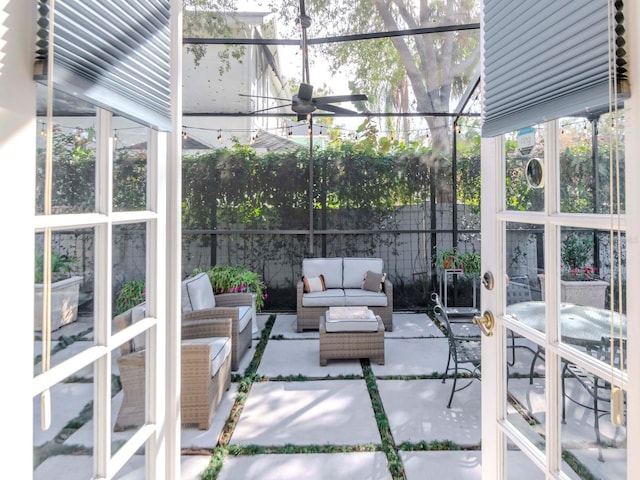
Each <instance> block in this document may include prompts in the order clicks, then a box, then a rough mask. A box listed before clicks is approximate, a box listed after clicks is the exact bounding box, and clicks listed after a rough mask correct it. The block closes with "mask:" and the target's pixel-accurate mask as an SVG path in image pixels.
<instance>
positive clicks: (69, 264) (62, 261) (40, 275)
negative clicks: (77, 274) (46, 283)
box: [34, 252, 78, 283]
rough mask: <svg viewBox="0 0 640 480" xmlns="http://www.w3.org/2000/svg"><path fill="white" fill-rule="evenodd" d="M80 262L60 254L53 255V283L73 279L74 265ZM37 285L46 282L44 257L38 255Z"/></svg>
mask: <svg viewBox="0 0 640 480" xmlns="http://www.w3.org/2000/svg"><path fill="white" fill-rule="evenodd" d="M77 262H78V259H77V258H73V257H68V256H66V255H60V254H59V253H55V252H52V253H51V281H52V282H57V281H59V280H64V279H65V278H69V277H71V271H72V269H73V265H75V264H76V263H77ZM34 275H35V283H42V282H43V280H44V256H43V255H42V254H37V255H36V262H35V272H34Z"/></svg>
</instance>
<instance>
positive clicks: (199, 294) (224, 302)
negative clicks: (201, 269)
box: [182, 273, 256, 371]
mask: <svg viewBox="0 0 640 480" xmlns="http://www.w3.org/2000/svg"><path fill="white" fill-rule="evenodd" d="M255 316H256V295H255V294H254V293H225V294H220V295H214V294H213V288H212V287H211V281H210V280H209V277H208V276H207V274H206V273H200V274H198V275H196V276H195V277H191V278H187V279H186V280H183V282H182V322H183V324H184V322H185V321H190V320H205V319H215V318H230V319H231V326H232V332H231V355H232V356H231V370H233V371H237V370H238V369H239V368H240V360H241V359H242V357H243V356H244V354H245V353H246V352H247V350H249V349H250V348H251V340H252V334H251V329H252V323H254V319H255Z"/></svg>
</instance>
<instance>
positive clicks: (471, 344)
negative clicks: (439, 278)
mask: <svg viewBox="0 0 640 480" xmlns="http://www.w3.org/2000/svg"><path fill="white" fill-rule="evenodd" d="M431 300H432V301H433V302H434V303H435V306H434V308H433V315H434V318H433V322H434V323H435V324H436V326H437V327H438V328H439V329H440V330H441V331H442V333H444V334H445V335H446V336H447V340H448V342H449V357H448V359H447V367H446V370H445V372H444V375H443V377H442V383H445V381H446V379H447V375H448V373H449V371H451V370H453V385H452V387H451V395H450V396H449V403H447V408H451V402H452V401H453V395H454V394H455V393H456V392H459V391H460V390H463V389H465V388H467V387H468V386H469V385H471V382H473V379H474V378H477V379H480V362H481V357H480V335H477V336H476V335H474V336H456V335H455V333H454V332H453V330H452V329H451V323H450V322H449V317H448V316H447V312H446V310H445V309H444V307H443V305H442V302H441V301H440V297H439V296H438V294H437V293H432V294H431ZM456 324H457V325H459V324H460V322H457V323H456ZM452 362H453V366H451V364H452ZM469 365H471V367H472V368H469ZM459 371H463V372H466V373H467V374H468V376H469V377H470V379H469V381H468V382H466V383H465V384H464V385H463V386H461V387H457V382H458V374H459Z"/></svg>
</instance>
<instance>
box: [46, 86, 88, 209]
mask: <svg viewBox="0 0 640 480" xmlns="http://www.w3.org/2000/svg"><path fill="white" fill-rule="evenodd" d="M37 89H38V120H37V121H38V137H37V142H36V144H37V156H36V214H38V215H42V214H44V211H45V210H44V202H45V160H46V145H47V117H46V89H45V87H43V86H42V85H38V86H37ZM53 102H54V108H55V109H56V111H59V112H65V114H67V115H69V116H55V117H54V118H53V140H52V142H53V158H52V161H53V169H52V188H51V192H52V193H51V207H52V210H51V212H52V214H54V215H56V214H69V213H87V212H94V211H95V206H96V200H95V194H96V187H95V184H96V124H95V111H96V110H95V107H93V106H91V105H90V104H88V103H86V102H83V101H82V100H79V99H78V98H76V97H73V96H71V95H67V94H65V93H62V92H59V91H55V92H54V100H53ZM77 114H80V116H78V115H77Z"/></svg>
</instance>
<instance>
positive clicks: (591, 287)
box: [560, 228, 626, 353]
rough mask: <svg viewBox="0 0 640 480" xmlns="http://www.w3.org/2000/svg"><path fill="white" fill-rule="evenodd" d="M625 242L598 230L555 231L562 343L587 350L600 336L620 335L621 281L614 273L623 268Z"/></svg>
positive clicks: (623, 294) (623, 290) (623, 285)
mask: <svg viewBox="0 0 640 480" xmlns="http://www.w3.org/2000/svg"><path fill="white" fill-rule="evenodd" d="M612 242H613V248H612ZM618 243H620V247H621V248H620V249H618ZM625 247H626V241H625V236H624V235H621V236H620V238H619V239H618V237H617V236H616V235H614V236H613V238H612V237H611V235H610V234H609V233H608V232H603V231H598V230H588V229H582V230H580V229H570V228H563V229H562V230H561V250H560V251H561V255H560V257H561V259H560V261H561V269H560V270H561V272H562V273H561V281H560V300H561V302H562V303H561V306H560V332H561V337H562V340H563V341H564V342H567V343H570V344H572V345H575V346H576V347H577V348H579V349H581V350H586V351H587V353H588V352H590V351H591V350H592V349H597V348H598V347H599V345H600V343H601V340H602V338H603V337H610V336H615V335H622V336H623V337H626V316H625V315H624V312H625V304H626V282H625V281H624V280H623V277H622V276H620V275H618V274H617V273H616V272H619V271H621V270H622V271H624V260H625V259H624V257H625ZM612 251H613V256H612ZM620 257H622V258H620ZM619 260H620V261H619ZM619 277H620V278H619ZM612 279H613V283H612V282H611V281H612ZM612 285H613V289H614V291H613V295H611V286H612ZM612 299H613V311H612V309H611V307H612V305H611V302H612ZM618 312H621V313H618Z"/></svg>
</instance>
